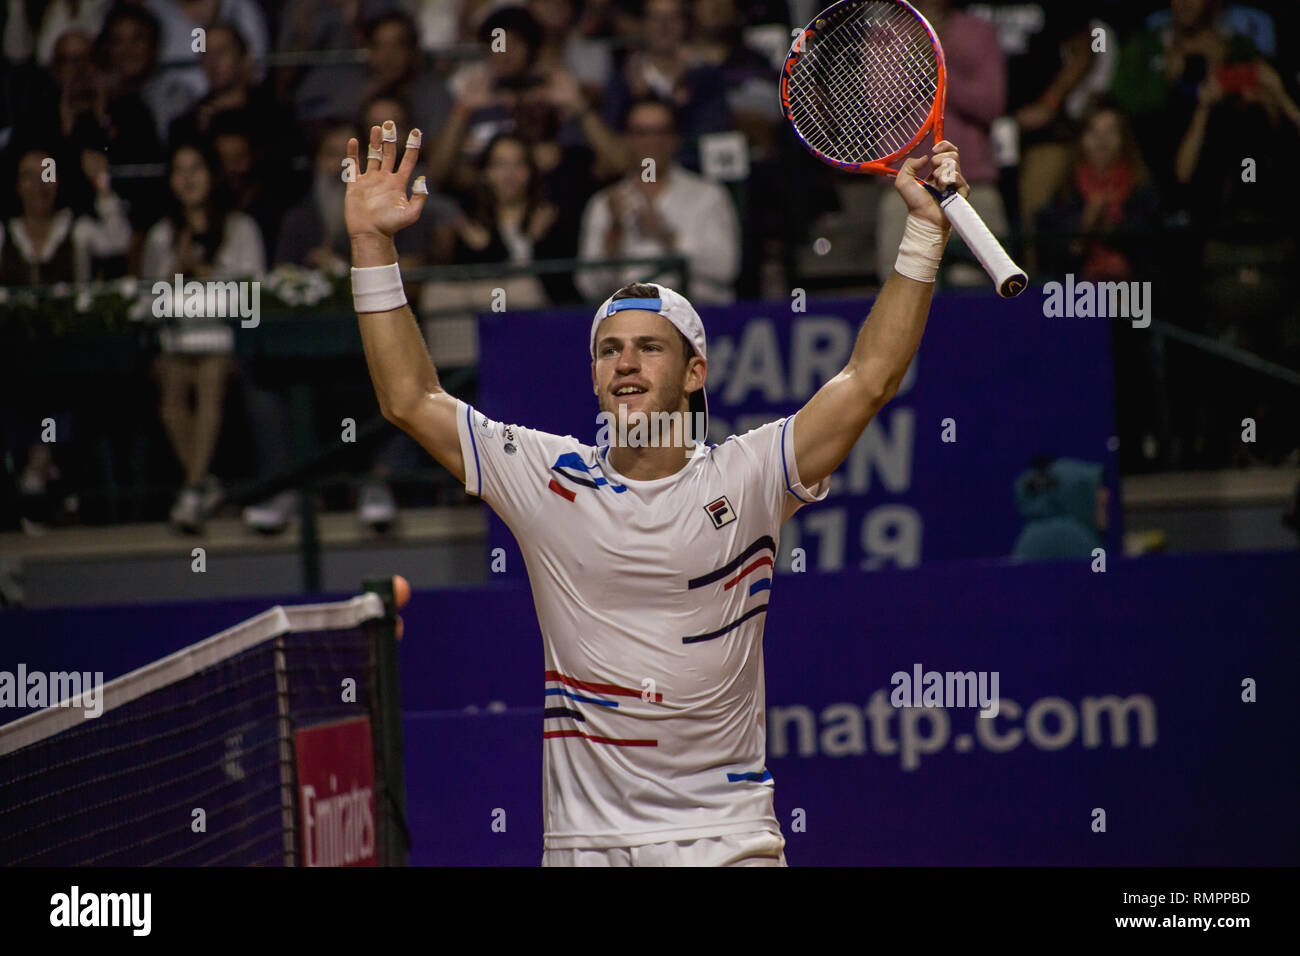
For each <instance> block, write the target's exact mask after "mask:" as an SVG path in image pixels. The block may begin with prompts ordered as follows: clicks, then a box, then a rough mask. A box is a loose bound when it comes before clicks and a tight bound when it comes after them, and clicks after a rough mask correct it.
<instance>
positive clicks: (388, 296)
mask: <svg viewBox="0 0 1300 956" xmlns="http://www.w3.org/2000/svg"><path fill="white" fill-rule="evenodd" d="M352 302H353V304H354V305H355V306H356V310H357V311H358V312H389V311H391V310H392V309H400V308H401V307H402V306H404V305H406V291H405V290H404V289H403V288H402V273H401V272H400V271H399V270H398V268H397V263H396V262H394V263H393V264H392V265H391V266H371V267H369V268H365V269H356V268H354V269H353V270H352Z"/></svg>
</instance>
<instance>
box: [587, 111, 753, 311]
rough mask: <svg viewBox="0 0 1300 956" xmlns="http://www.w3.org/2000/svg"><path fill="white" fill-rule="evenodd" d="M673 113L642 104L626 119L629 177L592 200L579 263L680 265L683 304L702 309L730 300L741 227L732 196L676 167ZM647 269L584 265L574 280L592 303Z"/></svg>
mask: <svg viewBox="0 0 1300 956" xmlns="http://www.w3.org/2000/svg"><path fill="white" fill-rule="evenodd" d="M675 116H676V114H675V112H674V111H673V108H672V107H671V106H669V105H668V104H666V103H663V102H661V101H659V100H654V99H646V100H641V101H640V102H638V103H636V104H635V105H633V107H632V108H631V109H630V110H629V111H628V115H627V137H628V146H629V152H630V154H631V156H632V167H631V168H630V169H629V170H628V174H627V175H626V176H625V177H624V178H623V179H620V180H619V181H618V182H616V183H614V184H613V185H612V186H608V187H606V188H605V189H602V190H601V191H600V192H598V193H596V195H594V196H592V197H591V199H590V200H589V201H588V203H587V208H586V211H585V212H584V213H583V215H582V228H581V230H580V232H579V238H578V257H579V258H580V259H582V260H584V261H595V260H602V259H614V258H620V259H629V258H653V257H657V256H667V255H680V256H682V257H683V258H684V259H686V262H687V267H688V269H689V272H690V284H689V286H687V288H686V290H685V291H686V295H687V297H688V298H689V299H691V300H692V301H694V302H698V303H700V304H712V303H722V302H732V301H734V300H735V288H734V283H735V281H736V276H737V275H738V274H739V272H740V224H739V221H738V219H737V218H736V210H735V207H734V206H733V205H732V202H731V196H730V195H728V193H727V191H726V189H724V188H723V187H722V186H719V185H718V184H717V183H715V182H711V181H709V180H707V179H705V178H704V177H703V176H699V175H697V174H696V173H692V172H690V171H689V170H687V169H685V168H683V167H682V166H679V165H678V164H677V163H676V162H675V161H674V160H673V157H674V156H676V155H677V147H678V137H677V125H676V119H675ZM652 271H653V270H649V269H647V267H646V266H627V267H624V268H621V269H614V268H609V267H602V268H593V267H588V266H584V267H582V268H580V269H579V270H578V271H577V273H576V274H575V276H574V281H575V283H576V284H577V286H578V288H579V289H580V290H581V291H582V293H583V295H586V296H589V297H590V298H593V299H594V298H596V297H598V296H600V295H602V294H604V293H605V292H606V291H607V290H608V289H610V288H611V287H614V286H619V285H624V284H626V283H628V282H633V281H636V280H638V279H640V278H642V277H644V276H646V275H647V273H648V272H652ZM651 278H652V279H653V280H654V281H661V282H666V283H668V284H669V285H673V286H681V285H682V282H681V276H680V275H678V274H676V273H675V272H672V271H668V272H662V273H654V274H653V275H652V276H651Z"/></svg>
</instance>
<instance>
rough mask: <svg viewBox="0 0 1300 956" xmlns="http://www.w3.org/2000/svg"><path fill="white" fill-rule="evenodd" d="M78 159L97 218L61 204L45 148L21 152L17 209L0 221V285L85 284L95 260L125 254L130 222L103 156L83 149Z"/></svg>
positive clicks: (16, 183)
mask: <svg viewBox="0 0 1300 956" xmlns="http://www.w3.org/2000/svg"><path fill="white" fill-rule="evenodd" d="M80 159H81V166H82V172H83V174H84V175H85V177H86V179H87V180H88V181H89V182H90V183H91V184H92V185H93V187H94V192H95V212H96V213H97V216H77V215H75V214H74V213H73V211H72V209H71V208H69V207H68V206H67V205H66V204H65V202H64V201H63V197H62V195H61V192H62V191H61V189H60V183H61V182H62V179H60V178H58V177H57V175H56V173H57V166H56V165H53V162H54V160H53V155H52V154H51V153H50V152H48V151H46V150H44V149H29V150H26V151H24V152H22V153H21V155H20V158H19V160H18V168H17V176H16V181H15V187H16V188H15V195H16V196H17V198H18V203H19V206H20V207H21V212H20V214H19V215H17V216H15V217H13V218H11V219H9V220H8V222H7V223H4V224H0V285H12V286H26V285H48V284H50V283H53V282H85V281H88V280H89V279H91V278H92V277H93V275H94V271H95V260H96V259H100V258H105V257H109V256H120V255H123V254H125V253H126V251H127V248H128V246H129V245H130V241H131V225H130V223H129V222H128V221H127V218H126V214H125V211H124V209H123V205H122V201H121V199H119V198H118V197H117V196H116V195H115V194H114V193H113V190H112V187H111V185H110V183H109V177H108V158H107V157H106V156H105V155H104V154H103V153H102V152H98V151H96V150H90V149H88V150H85V151H84V152H83V153H82V154H81V157H80ZM68 178H70V177H68Z"/></svg>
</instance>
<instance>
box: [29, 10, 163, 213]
mask: <svg viewBox="0 0 1300 956" xmlns="http://www.w3.org/2000/svg"><path fill="white" fill-rule="evenodd" d="M91 51H92V44H91V40H90V38H89V37H88V36H86V34H84V33H80V32H77V31H75V30H74V31H70V32H67V33H64V34H63V35H62V36H60V37H59V38H58V39H57V40H56V41H55V44H54V49H53V57H52V60H51V65H50V73H51V75H52V77H53V80H54V88H53V90H52V91H51V98H48V99H44V100H42V101H41V102H40V103H39V104H37V105H36V108H35V110H34V111H33V112H32V114H31V115H30V116H28V117H27V118H26V119H25V120H24V121H23V122H22V123H21V124H20V125H21V127H22V128H24V129H27V130H29V131H31V135H32V136H33V137H35V138H36V139H38V140H39V141H41V142H45V143H49V144H51V146H52V149H53V155H54V158H55V159H56V160H57V162H58V169H59V170H60V173H61V179H62V181H63V183H62V184H63V186H64V189H65V192H64V198H65V199H66V201H67V202H68V204H69V205H71V206H72V208H73V209H74V210H76V211H79V212H81V211H89V210H90V209H91V208H92V206H93V204H94V202H95V196H94V191H93V190H92V188H91V186H90V184H89V182H88V181H86V179H85V178H84V177H82V176H81V175H80V171H81V165H82V163H81V155H82V153H83V152H85V151H87V150H92V151H95V152H98V153H104V152H105V151H107V157H108V160H109V162H110V164H112V165H118V164H123V163H149V162H161V161H162V150H161V148H160V147H159V145H158V140H157V137H156V135H155V131H154V123H153V116H152V114H150V112H149V109H148V107H146V106H145V105H144V102H143V101H142V100H141V99H140V98H139V96H137V95H135V94H131V93H127V94H123V95H121V96H116V97H113V96H111V95H110V93H109V90H108V87H107V80H106V78H105V76H104V74H103V73H102V71H101V70H100V69H99V68H98V65H97V64H96V63H95V61H94V59H93V58H92V56H91ZM147 187H148V184H147V183H144V182H141V181H140V180H123V181H122V182H120V183H118V184H117V192H118V194H119V195H120V196H121V197H122V199H123V200H124V201H125V202H126V213H127V215H129V216H131V217H132V219H133V221H135V223H136V225H137V227H138V228H142V227H143V226H144V225H147V222H148V220H147V219H143V218H138V217H140V216H141V211H139V210H137V209H136V208H135V207H136V204H137V203H139V202H141V201H142V200H144V199H145V197H146V195H147V193H148V188H147ZM146 211H147V202H146Z"/></svg>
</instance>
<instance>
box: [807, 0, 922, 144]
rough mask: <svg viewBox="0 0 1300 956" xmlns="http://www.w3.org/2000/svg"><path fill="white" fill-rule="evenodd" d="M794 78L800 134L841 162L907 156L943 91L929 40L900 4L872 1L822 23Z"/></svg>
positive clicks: (919, 24)
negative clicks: (906, 151) (909, 148)
mask: <svg viewBox="0 0 1300 956" xmlns="http://www.w3.org/2000/svg"><path fill="white" fill-rule="evenodd" d="M805 43H806V44H807V45H806V47H805V50H804V53H803V55H802V56H801V57H800V58H799V59H798V60H796V61H795V63H794V64H793V67H792V69H791V72H790V79H789V83H788V87H787V90H788V95H789V101H790V113H791V119H792V121H793V123H794V126H795V129H796V130H797V131H798V132H799V134H800V135H801V136H803V137H804V139H805V140H807V142H808V144H809V145H810V146H812V147H813V148H814V149H816V150H817V151H819V152H821V153H823V154H825V155H827V156H829V157H832V158H834V159H837V160H840V161H841V162H855V163H856V162H867V161H870V160H879V159H883V158H885V157H887V156H890V155H892V154H894V153H897V152H899V151H900V150H902V149H903V148H904V147H905V146H906V145H907V144H908V143H909V142H910V141H911V140H912V138H913V137H915V136H916V134H917V133H918V132H919V131H920V130H921V129H922V127H923V126H924V125H925V122H926V120H927V119H928V118H929V115H930V110H931V107H932V106H933V104H934V100H935V97H936V95H937V93H938V61H937V58H936V56H935V51H934V45H933V43H932V42H931V40H930V35H929V33H928V32H927V31H926V29H925V27H924V26H923V25H922V23H921V21H919V20H918V19H917V18H916V17H915V16H913V15H912V14H911V13H910V12H909V11H908V10H907V9H906V8H904V7H901V6H899V5H898V4H895V3H887V2H874V3H873V2H868V3H863V4H859V5H857V6H856V7H853V8H852V9H851V10H850V11H849V12H848V13H847V15H845V16H843V17H842V18H841V19H839V20H838V21H835V22H832V23H827V24H823V25H822V27H821V28H820V29H819V30H818V32H817V33H815V34H814V35H813V36H812V37H811V38H809V39H807V40H805Z"/></svg>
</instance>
